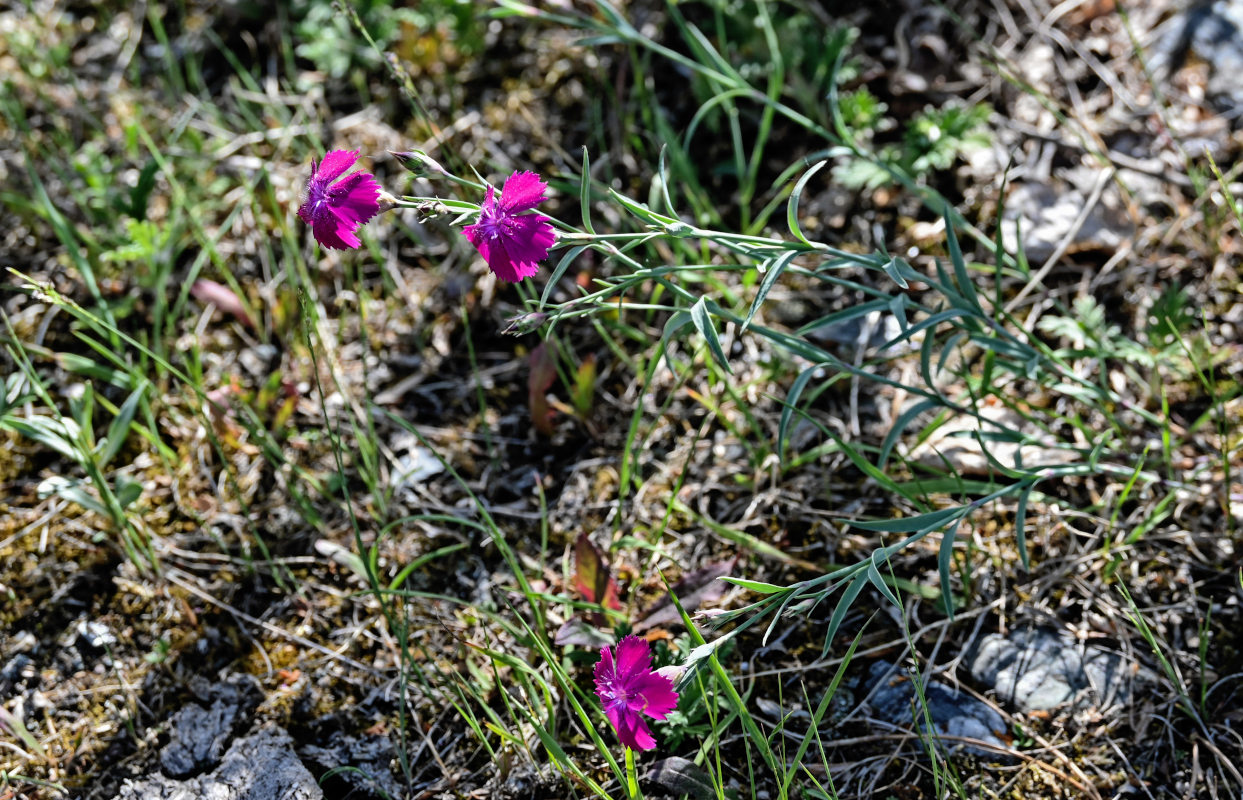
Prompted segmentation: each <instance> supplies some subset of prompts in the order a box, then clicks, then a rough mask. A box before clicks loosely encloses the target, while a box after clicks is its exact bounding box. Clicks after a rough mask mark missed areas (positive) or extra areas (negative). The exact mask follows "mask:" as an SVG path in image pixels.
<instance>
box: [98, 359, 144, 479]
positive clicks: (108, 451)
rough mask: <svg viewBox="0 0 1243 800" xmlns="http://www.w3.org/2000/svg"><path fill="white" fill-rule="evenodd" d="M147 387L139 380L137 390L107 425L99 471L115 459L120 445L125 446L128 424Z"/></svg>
mask: <svg viewBox="0 0 1243 800" xmlns="http://www.w3.org/2000/svg"><path fill="white" fill-rule="evenodd" d="M149 385H150V384H148V383H147V381H146V380H140V381H139V383H138V388H136V389H134V391H132V392H130V396H129V397H127V398H125V402H124V403H122V404H121V407H120V408H119V409H117V415H116V416H115V417H113V419H112V423H111V424H109V425H108V435H107V437H105V439H104V441H102V442H100V445H101V450H100V453H99V467H100V469H103V468H104V467H106V466H108V464H109V463H111V462H112V459H114V458H116V455H117V453H118V452H120V450H121V445H123V444H125V437H126V436H128V435H129V426H130V423H131V422H133V421H134V415H135V414H136V413H138V405H139V404H140V403H141V402H142V399H143V396H144V395H145V394H146V393H147V386H149Z"/></svg>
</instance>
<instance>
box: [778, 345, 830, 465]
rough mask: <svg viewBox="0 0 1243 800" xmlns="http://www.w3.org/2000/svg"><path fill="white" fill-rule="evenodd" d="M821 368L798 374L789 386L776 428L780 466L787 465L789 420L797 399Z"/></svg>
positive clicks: (806, 370)
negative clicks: (779, 421)
mask: <svg viewBox="0 0 1243 800" xmlns="http://www.w3.org/2000/svg"><path fill="white" fill-rule="evenodd" d="M820 369H823V367H820V366H814V367H808V368H807V369H805V370H803V371H802V372H800V373H799V376H798V377H797V378H795V379H794V383H793V384H792V385H791V386H790V391H789V393H788V394H786V399H785V403H784V404H783V406H782V409H781V424H780V425H779V426H778V428H777V453H778V454H779V455H780V456H781V465H782V466H783V467H784V466H786V465H787V463H788V462H787V460H786V444H787V442H788V440H789V434H790V420H791V418H792V417H793V416H794V410H795V409H796V408H798V399H799V397H800V396H801V395H802V394H803V390H804V389H806V388H807V384H808V383H810V382H811V379H812V378H814V377H816V372H817V371H818V370H820Z"/></svg>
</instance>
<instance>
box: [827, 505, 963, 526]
mask: <svg viewBox="0 0 1243 800" xmlns="http://www.w3.org/2000/svg"><path fill="white" fill-rule="evenodd" d="M967 509H968V507H967V506H954V507H953V508H942V509H940V510H939V511H929V512H928V513H926V514H916V515H915V516H913V517H899V518H898V519H878V520H871V521H857V520H846V519H843V520H841V522H842V523H843V524H846V525H849V526H850V527H852V528H858V529H859V530H864V531H880V532H885V533H919V532H923V531H931V530H935V529H936V528H938V527H940V526H941V525H943V524H945V523H946V522H948V521H949V520H952V519H955V518H956V517H957V518H961V517H962V516H963V515H964V514H966V513H967Z"/></svg>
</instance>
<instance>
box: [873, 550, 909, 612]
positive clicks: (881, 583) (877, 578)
mask: <svg viewBox="0 0 1243 800" xmlns="http://www.w3.org/2000/svg"><path fill="white" fill-rule="evenodd" d="M867 576H868V580H869V581H871V582H872V585H873V586H875V587H876V589H877V590H878V591H879V592H880V593H881V594H883V595H884V596H885V599H886V600H888V601H889V602H891V603H893V604H894V606H895V607H896V608H901V607H902V601H900V600H898V596H897V595H895V594H894V593H893V590H892V589H890V588H889V587H888V586H887V585H886V584H885V579H884V578H883V577H881V574H880V570H878V569H877V568H876V559H875V558H873V559H872V560H871V561H870V562H868V568H867Z"/></svg>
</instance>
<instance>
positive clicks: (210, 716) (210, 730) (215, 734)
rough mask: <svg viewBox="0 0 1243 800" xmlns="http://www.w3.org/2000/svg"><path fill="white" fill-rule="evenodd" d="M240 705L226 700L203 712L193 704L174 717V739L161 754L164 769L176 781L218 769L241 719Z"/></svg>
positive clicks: (161, 766) (200, 707) (171, 732)
mask: <svg viewBox="0 0 1243 800" xmlns="http://www.w3.org/2000/svg"><path fill="white" fill-rule="evenodd" d="M237 711H238V706H237V703H230V702H228V701H227V700H225V699H224V698H221V699H219V700H217V701H216V702H214V703H212V705H211V708H210V709H207V708H203V707H202V706H201V705H199V704H198V703H190V704H188V705H186V706H184V707H182V709H181V710H180V711H178V712H177V713H176V714H174V715H173V718H172V720H171V724H170V729H169V730H170V735H171V737H172V738H171V739H170V740H169V743H168V744H167V745H165V746H164V749H163V750H161V751H160V768H161V769H163V770H164V774H165V775H168V776H170V777H173V778H185V777H188V776H189V775H193V774H194V773H196V772H201V771H203V770H204V769H207V768H209V767H212V766H215V765H216V764H217V763H218V762H219V761H220V758H221V756H223V755H224V753H225V747H226V746H227V745H228V743H229V738H230V737H231V736H232V735H233V723H234V721H235V720H236V719H237Z"/></svg>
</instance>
